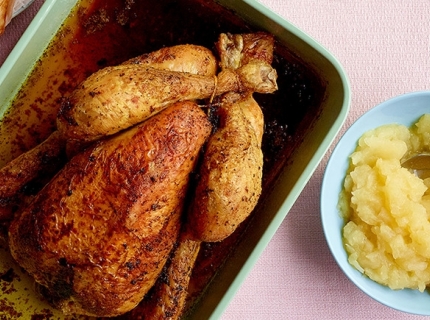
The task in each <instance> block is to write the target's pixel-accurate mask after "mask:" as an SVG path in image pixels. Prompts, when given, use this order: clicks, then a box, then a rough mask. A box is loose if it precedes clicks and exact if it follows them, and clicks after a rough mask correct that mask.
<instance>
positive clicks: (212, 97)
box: [209, 75, 218, 104]
mask: <svg viewBox="0 0 430 320" xmlns="http://www.w3.org/2000/svg"><path fill="white" fill-rule="evenodd" d="M213 77H214V91H212V94H211V98H210V99H209V104H212V101H213V99H214V98H215V93H216V89H217V85H218V78H217V77H216V76H215V75H214V76H213Z"/></svg>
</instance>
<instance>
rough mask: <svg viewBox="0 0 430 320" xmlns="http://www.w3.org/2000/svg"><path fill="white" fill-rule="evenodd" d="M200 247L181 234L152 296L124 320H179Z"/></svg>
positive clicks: (197, 243)
mask: <svg viewBox="0 0 430 320" xmlns="http://www.w3.org/2000/svg"><path fill="white" fill-rule="evenodd" d="M200 244H201V242H199V241H193V240H190V239H188V238H187V235H186V234H185V233H181V235H180V237H179V240H178V244H177V246H176V248H175V250H174V251H173V253H172V254H171V257H170V259H169V261H168V262H167V264H166V268H165V270H164V271H163V274H162V275H161V276H160V278H158V280H157V282H156V283H155V286H154V287H153V288H152V290H151V291H152V292H151V294H150V296H149V297H146V298H145V300H144V301H143V302H141V304H139V306H137V307H136V308H135V309H133V310H132V311H131V312H130V313H128V314H127V315H124V317H121V319H126V320H139V319H159V320H166V319H169V320H173V319H180V317H181V315H182V311H183V309H184V305H185V301H186V298H187V296H188V285H189V281H190V277H191V274H192V271H193V267H194V263H195V261H196V259H197V255H198V253H199V250H200Z"/></svg>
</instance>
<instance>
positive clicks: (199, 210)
mask: <svg viewBox="0 0 430 320" xmlns="http://www.w3.org/2000/svg"><path fill="white" fill-rule="evenodd" d="M251 110H252V111H251ZM218 113H219V116H220V122H221V124H220V128H219V129H218V130H217V131H216V132H215V133H214V134H213V135H212V136H211V137H210V139H209V141H208V143H207V146H206V150H205V154H204V159H203V162H202V165H201V167H200V176H201V178H200V180H199V183H198V185H197V188H196V191H195V195H194V201H193V204H192V208H191V211H190V214H189V215H188V224H189V229H190V231H191V233H192V234H193V236H194V238H195V239H196V240H200V241H206V242H215V241H221V240H223V239H225V238H226V237H228V236H229V235H230V234H231V233H233V232H234V230H235V229H236V228H237V227H238V225H239V224H240V223H241V222H242V221H243V220H245V219H246V218H247V217H248V216H249V214H250V213H251V211H252V210H253V209H254V207H255V205H256V204H257V201H258V199H259V197H260V194H261V181H262V169H263V153H262V151H261V136H262V132H263V127H262V126H263V123H264V122H263V114H262V112H261V110H260V108H259V106H258V104H257V103H256V102H255V100H254V99H253V98H252V95H251V94H250V93H249V94H247V95H245V96H241V95H240V94H236V93H229V94H227V95H226V96H225V97H224V98H223V100H222V103H221V107H220V109H219V110H218ZM249 117H251V118H249ZM256 126H257V128H256Z"/></svg>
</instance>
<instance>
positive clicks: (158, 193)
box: [9, 102, 211, 316]
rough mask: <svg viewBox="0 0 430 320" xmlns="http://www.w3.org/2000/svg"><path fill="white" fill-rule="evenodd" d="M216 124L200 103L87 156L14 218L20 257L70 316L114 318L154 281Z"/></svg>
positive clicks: (175, 109)
mask: <svg viewBox="0 0 430 320" xmlns="http://www.w3.org/2000/svg"><path fill="white" fill-rule="evenodd" d="M210 131H211V125H210V123H209V121H208V119H207V117H206V115H205V114H204V112H203V111H202V110H201V109H200V108H199V107H198V106H197V105H196V104H195V103H193V102H181V103H177V104H174V105H172V106H170V107H169V108H167V109H166V110H164V111H163V112H161V113H159V114H158V115H156V116H154V117H152V118H150V119H149V120H147V121H146V122H144V123H142V124H140V125H138V126H136V127H134V128H132V129H130V130H127V131H125V132H123V133H121V134H120V135H116V136H114V137H113V138H110V139H107V140H104V141H101V142H98V143H96V144H95V145H94V146H93V147H91V148H89V149H87V150H86V151H85V152H83V153H81V154H78V155H77V156H75V157H74V158H72V159H71V161H70V162H69V163H68V164H67V165H66V167H65V168H64V169H63V170H62V171H60V173H59V174H58V175H57V176H56V177H55V178H54V179H53V180H51V182H50V183H48V184H47V185H46V186H45V188H44V189H42V191H41V192H40V193H39V194H38V195H37V196H36V198H35V200H34V201H33V202H32V203H31V204H30V206H29V207H28V208H26V209H25V210H23V211H22V212H21V213H20V214H19V215H18V216H17V217H15V219H14V220H13V221H12V223H11V226H10V229H9V245H10V250H11V253H12V255H13V257H14V258H15V260H16V261H17V262H18V263H19V264H20V265H21V266H22V267H23V268H24V269H25V270H26V271H27V272H28V273H29V274H30V275H31V276H33V277H34V279H35V280H36V282H38V283H39V284H40V286H41V293H43V294H44V295H45V296H46V297H47V299H48V300H50V301H51V303H52V304H53V305H54V306H56V307H58V308H60V309H61V310H62V311H63V312H64V313H66V314H71V313H76V314H87V315H93V316H115V315H119V314H122V313H124V312H126V311H128V310H130V309H132V308H134V307H135V306H136V305H137V304H138V303H139V302H140V301H141V299H142V298H143V296H144V295H145V293H146V292H147V291H148V290H149V288H151V287H152V286H153V284H154V282H155V280H156V278H157V277H158V275H159V273H160V271H161V269H162V267H163V266H164V264H165V262H166V260H167V257H168V255H169V252H170V251H171V249H172V247H173V244H174V243H175V241H176V238H177V236H178V232H179V228H180V221H179V219H180V215H181V211H182V207H183V205H184V198H185V194H186V190H187V187H188V182H189V175H190V173H191V171H192V170H193V169H194V166H195V163H196V159H197V157H198V153H199V150H200V148H201V146H202V145H203V143H204V142H205V140H206V139H207V137H208V136H209V134H210Z"/></svg>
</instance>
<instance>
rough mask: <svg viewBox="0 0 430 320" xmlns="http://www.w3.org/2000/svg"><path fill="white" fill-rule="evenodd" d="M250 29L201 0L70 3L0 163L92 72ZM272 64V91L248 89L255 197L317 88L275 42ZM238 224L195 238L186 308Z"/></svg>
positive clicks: (14, 113)
mask: <svg viewBox="0 0 430 320" xmlns="http://www.w3.org/2000/svg"><path fill="white" fill-rule="evenodd" d="M191 17H192V18H191ZM253 31H256V30H255V29H254V28H253V27H252V26H250V25H248V24H247V23H246V22H245V21H243V20H242V19H240V18H239V17H237V16H236V15H235V14H234V13H232V12H231V11H229V10H227V9H225V8H223V7H222V6H220V5H218V4H217V3H214V2H213V1H208V0H182V1H172V0H159V1H156V2H154V1H149V0H141V1H133V0H110V1H101V0H94V1H89V0H83V1H80V2H78V5H77V6H76V8H75V9H74V11H73V12H72V14H71V15H70V16H69V17H68V19H67V20H66V21H65V23H64V25H63V26H62V28H61V29H60V31H59V32H58V33H57V35H56V36H55V38H54V39H53V41H52V42H51V43H50V45H49V46H48V48H47V49H46V51H45V52H44V54H43V56H42V57H41V59H40V60H39V61H37V63H36V65H35V67H34V70H33V71H32V72H31V74H30V75H29V77H28V79H27V80H26V82H25V84H24V85H23V87H22V88H21V90H20V91H19V93H18V94H17V96H16V98H15V99H14V100H13V102H12V104H11V106H10V108H9V110H8V112H7V113H6V114H5V116H4V118H3V120H2V122H1V125H0V165H4V164H5V163H7V162H9V161H10V160H11V159H13V158H15V157H17V156H18V155H19V154H21V153H23V152H25V151H27V150H29V149H30V148H32V147H34V146H35V145H37V144H39V143H40V142H42V141H43V140H44V139H46V138H47V137H48V136H49V135H50V134H51V133H52V132H53V131H54V130H55V129H56V117H57V113H58V111H59V108H60V106H61V102H62V100H63V99H64V98H65V97H68V96H69V95H70V94H71V92H72V91H73V90H74V89H75V88H76V86H77V85H78V84H79V83H81V82H82V81H83V80H84V79H86V78H87V77H88V76H89V75H91V74H92V73H94V72H95V71H97V70H99V69H101V68H104V67H107V66H114V65H118V64H120V63H122V62H124V61H126V60H128V59H131V58H133V57H135V56H138V55H141V54H144V53H148V52H152V51H154V50H157V49H159V48H162V47H167V46H172V45H176V44H187V43H189V44H197V45H202V46H205V47H207V48H209V49H212V50H213V49H214V43H215V42H216V41H217V39H218V36H219V34H220V33H222V32H228V33H245V32H253ZM213 51H214V52H215V50H213ZM272 65H273V66H274V67H275V68H276V70H277V73H278V80H277V82H278V86H279V90H278V91H277V92H276V93H274V94H270V95H267V94H266V95H259V94H255V95H254V96H255V99H256V100H257V101H258V103H259V105H260V107H261V108H262V111H263V113H264V119H265V133H264V136H263V143H262V148H263V155H264V167H263V168H264V175H263V190H265V191H264V192H263V194H262V198H264V196H265V195H266V194H267V193H268V190H270V189H271V188H270V186H271V185H272V184H273V181H274V180H275V179H276V177H277V176H278V175H279V173H280V171H281V169H282V168H283V167H284V166H285V164H286V163H287V161H288V157H289V155H290V154H291V153H292V152H293V151H294V149H295V147H296V146H297V145H299V144H300V142H301V140H302V137H303V135H304V134H305V132H306V130H307V129H308V127H309V126H310V125H311V123H310V121H311V120H312V119H313V118H314V117H315V114H316V113H318V112H319V109H318V108H319V105H320V102H321V101H322V99H323V95H324V86H323V84H322V83H321V81H320V79H319V77H318V75H316V74H314V73H313V72H312V71H310V68H308V67H307V66H305V65H303V63H302V62H301V61H300V59H299V58H298V57H296V56H295V55H294V54H293V53H292V52H291V51H290V50H289V49H288V48H286V47H284V46H283V45H282V44H280V43H276V47H275V59H274V62H273V64H272ZM215 120H216V119H215ZM256 211H258V208H257V210H256ZM249 220H250V219H248V221H249ZM246 226H247V223H243V224H242V225H241V226H240V227H239V228H238V230H237V231H236V232H235V233H234V234H233V235H232V236H230V237H228V238H227V239H225V240H224V241H222V242H218V243H207V244H206V243H205V244H203V246H202V249H201V250H200V254H199V257H198V260H197V264H196V267H195V269H194V273H193V276H192V279H191V283H190V291H191V293H190V297H189V304H188V309H190V308H191V306H192V305H193V304H194V302H195V301H196V300H197V299H199V297H200V296H201V294H202V292H203V291H204V289H205V288H206V287H207V285H208V284H209V283H210V281H211V280H212V279H213V277H214V275H215V274H216V271H217V270H218V268H219V267H220V266H221V265H222V264H223V263H224V261H225V260H226V259H227V257H228V256H229V253H230V252H231V251H232V250H233V249H234V246H235V243H237V241H239V238H240V235H241V233H242V232H243V231H244V230H245V229H246ZM0 310H2V308H1V306H0ZM122 318H124V319H128V318H129V319H132V316H131V315H128V314H126V315H124V316H122Z"/></svg>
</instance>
